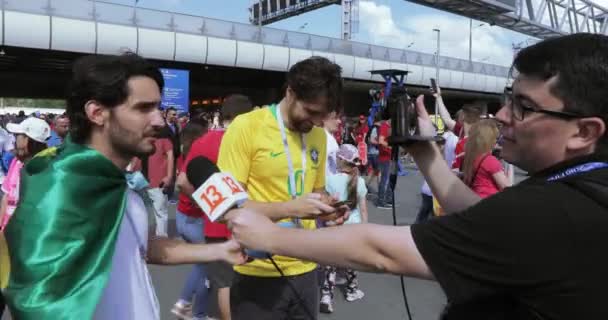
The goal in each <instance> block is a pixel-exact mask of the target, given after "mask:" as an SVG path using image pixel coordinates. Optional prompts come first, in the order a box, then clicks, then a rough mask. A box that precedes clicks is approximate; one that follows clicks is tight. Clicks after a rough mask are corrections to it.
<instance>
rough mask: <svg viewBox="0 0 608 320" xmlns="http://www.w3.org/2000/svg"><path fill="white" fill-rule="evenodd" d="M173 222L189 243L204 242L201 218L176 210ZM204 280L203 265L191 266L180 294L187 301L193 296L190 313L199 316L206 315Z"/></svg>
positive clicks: (206, 295) (206, 296) (206, 294)
mask: <svg viewBox="0 0 608 320" xmlns="http://www.w3.org/2000/svg"><path fill="white" fill-rule="evenodd" d="M175 222H176V224H177V232H178V233H179V234H180V235H181V236H182V238H184V240H186V241H187V242H189V243H203V242H205V235H204V234H203V226H204V220H203V218H194V217H190V216H187V215H185V214H183V213H181V212H179V211H177V212H176V213H175ZM206 281H207V274H206V272H205V267H204V265H203V264H196V265H194V266H192V271H190V274H189V275H188V278H187V279H186V283H185V284H184V288H183V289H182V292H181V294H180V299H182V300H185V301H188V302H190V301H192V297H193V296H194V306H193V308H192V315H193V316H195V317H199V318H202V317H204V316H206V315H207V299H208V295H209V292H208V290H207V286H206V285H205V282H206Z"/></svg>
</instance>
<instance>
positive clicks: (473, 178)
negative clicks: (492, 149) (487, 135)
mask: <svg viewBox="0 0 608 320" xmlns="http://www.w3.org/2000/svg"><path fill="white" fill-rule="evenodd" d="M489 155H490V154H489V153H486V154H485V155H484V156H483V158H481V161H479V164H478V165H477V168H475V174H473V176H472V177H471V182H469V187H470V186H472V185H473V181H475V177H477V174H478V173H479V169H481V165H482V164H483V162H484V161H485V160H486V158H487V157H488V156H489Z"/></svg>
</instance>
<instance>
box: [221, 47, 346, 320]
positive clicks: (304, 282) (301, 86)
mask: <svg viewBox="0 0 608 320" xmlns="http://www.w3.org/2000/svg"><path fill="white" fill-rule="evenodd" d="M341 95H342V78H341V68H340V67H339V66H338V65H336V64H334V63H332V62H330V61H329V60H327V59H325V58H321V57H312V58H309V59H306V60H303V61H300V62H298V63H296V64H295V65H293V66H292V67H291V69H290V70H289V72H288V73H287V89H286V91H285V97H284V98H283V99H282V100H281V101H280V102H279V103H278V104H273V105H271V106H270V107H269V108H263V109H258V110H254V111H252V112H249V113H247V114H243V115H240V116H238V117H237V118H236V119H234V121H233V122H232V123H231V124H230V127H228V129H227V130H226V133H225V134H224V137H223V139H222V144H221V148H220V153H219V159H218V165H219V167H220V169H221V170H222V171H226V172H230V173H232V174H233V175H234V176H235V177H236V179H237V180H238V181H239V182H241V184H242V185H243V186H245V187H246V188H247V192H248V193H249V197H250V201H247V202H246V203H245V204H244V206H245V207H246V208H251V209H253V210H256V211H257V212H260V213H263V214H264V215H266V216H267V217H269V218H270V219H272V220H274V221H280V222H279V225H281V226H285V227H292V228H301V229H314V228H315V227H316V225H315V220H314V219H306V218H310V217H311V216H315V215H318V214H322V213H332V212H334V211H335V209H334V208H333V207H332V206H329V205H328V202H329V201H331V200H330V199H325V201H323V199H322V197H321V195H320V193H322V192H324V187H325V166H326V159H327V156H326V143H327V137H326V133H325V130H324V129H323V128H322V125H323V120H325V119H326V117H327V116H328V115H329V114H330V113H331V112H333V111H338V112H339V111H340V107H341V103H340V98H341ZM273 258H274V261H273V262H276V266H275V265H273V262H271V261H270V260H268V259H256V260H253V261H252V262H250V263H248V264H246V265H243V266H238V267H236V268H235V270H236V272H237V278H236V279H235V281H234V284H233V286H232V288H231V294H230V300H231V306H232V317H233V319H236V320H240V319H258V320H266V319H267V320H273V319H316V315H317V311H318V303H319V299H318V294H319V292H318V291H319V288H318V286H317V273H316V268H317V265H316V264H315V263H313V262H309V261H304V260H299V259H294V258H290V257H285V256H274V257H273ZM283 275H284V278H282V276H283ZM290 286H292V287H293V288H294V289H295V292H294V290H291V289H290Z"/></svg>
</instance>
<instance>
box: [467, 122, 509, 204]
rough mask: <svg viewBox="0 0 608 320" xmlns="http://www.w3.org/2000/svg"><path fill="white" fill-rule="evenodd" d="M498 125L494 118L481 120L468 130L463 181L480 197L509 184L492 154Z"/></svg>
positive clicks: (491, 193)
mask: <svg viewBox="0 0 608 320" xmlns="http://www.w3.org/2000/svg"><path fill="white" fill-rule="evenodd" d="M497 137H498V127H497V126H496V122H495V121H494V120H490V119H487V120H481V121H479V122H477V123H476V124H474V125H473V126H472V127H471V130H470V131H469V138H468V139H467V140H468V142H467V144H466V146H465V156H464V161H463V166H462V172H463V173H464V177H463V180H464V183H465V184H466V185H467V186H469V187H470V188H471V189H472V190H473V191H474V192H475V193H476V194H477V195H478V196H480V197H481V198H487V197H489V196H491V195H493V194H495V193H497V192H499V191H501V190H503V189H504V188H506V187H509V186H510V185H511V182H510V181H509V179H508V178H507V175H506V174H505V172H504V169H503V167H502V164H501V163H500V161H499V160H498V159H497V158H496V157H494V156H493V155H492V148H493V147H494V145H495V144H496V139H497Z"/></svg>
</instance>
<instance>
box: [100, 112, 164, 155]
mask: <svg viewBox="0 0 608 320" xmlns="http://www.w3.org/2000/svg"><path fill="white" fill-rule="evenodd" d="M112 118H113V119H112V120H111V125H110V144H111V145H112V148H113V149H114V151H115V152H116V153H118V154H120V155H123V156H125V157H128V158H132V157H145V156H149V155H151V154H153V153H154V152H156V146H155V145H154V144H152V146H151V148H145V146H143V145H142V140H143V138H148V137H151V136H156V131H155V132H154V133H153V134H152V135H150V134H144V136H143V137H140V136H139V135H137V134H135V133H133V131H131V130H129V129H127V128H125V127H123V126H122V125H121V124H120V123H119V122H118V120H117V119H116V118H115V117H112Z"/></svg>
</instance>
